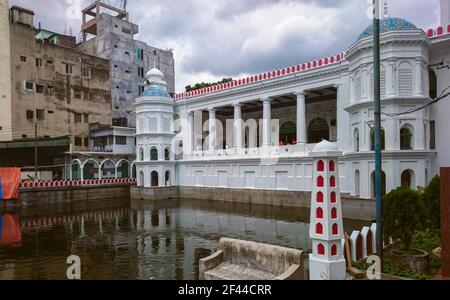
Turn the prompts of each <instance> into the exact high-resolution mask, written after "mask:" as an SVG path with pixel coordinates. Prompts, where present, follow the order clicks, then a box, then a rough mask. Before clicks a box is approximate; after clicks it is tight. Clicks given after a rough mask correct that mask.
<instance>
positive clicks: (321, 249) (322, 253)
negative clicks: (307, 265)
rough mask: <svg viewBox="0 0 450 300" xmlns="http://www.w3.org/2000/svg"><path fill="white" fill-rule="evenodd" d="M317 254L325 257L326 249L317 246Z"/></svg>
mask: <svg viewBox="0 0 450 300" xmlns="http://www.w3.org/2000/svg"><path fill="white" fill-rule="evenodd" d="M317 254H319V255H325V247H324V246H323V244H319V245H317Z"/></svg>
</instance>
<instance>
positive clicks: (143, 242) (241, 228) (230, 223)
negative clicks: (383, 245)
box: [0, 200, 366, 279]
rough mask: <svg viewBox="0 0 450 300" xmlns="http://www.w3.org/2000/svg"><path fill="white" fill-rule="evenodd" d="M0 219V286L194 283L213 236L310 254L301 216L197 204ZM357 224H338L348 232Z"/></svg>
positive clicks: (25, 212)
mask: <svg viewBox="0 0 450 300" xmlns="http://www.w3.org/2000/svg"><path fill="white" fill-rule="evenodd" d="M114 203H115V205H112V206H111V207H110V208H105V207H104V206H102V207H95V206H92V205H91V206H89V207H87V206H83V205H81V206H73V205H66V206H59V207H58V208H54V207H49V208H48V209H36V208H30V209H22V210H21V211H18V212H11V213H5V214H3V215H0V216H1V217H0V220H1V221H0V222H1V223H0V225H1V226H0V233H1V235H0V236H1V241H0V279H65V273H66V268H67V265H66V258H67V257H68V256H69V255H72V254H76V255H79V256H80V258H81V262H82V278H83V279H197V278H198V261H199V259H200V258H202V257H205V256H208V255H210V254H211V253H213V251H215V247H216V245H217V241H218V240H219V239H220V237H223V236H226V237H232V238H241V239H247V240H253V241H258V242H266V243H272V244H277V245H282V246H288V247H294V248H301V249H309V248H310V241H309V239H308V224H307V222H308V220H309V215H308V210H307V209H292V208H279V207H270V206H258V205H247V204H233V203H221V202H211V201H198V200H165V201H158V202H144V201H132V202H131V203H130V202H129V200H127V201H118V202H114ZM363 225H366V223H365V222H362V221H354V220H345V221H344V227H345V229H346V230H347V231H351V230H352V229H356V228H357V229H360V228H361V227H362V226H363Z"/></svg>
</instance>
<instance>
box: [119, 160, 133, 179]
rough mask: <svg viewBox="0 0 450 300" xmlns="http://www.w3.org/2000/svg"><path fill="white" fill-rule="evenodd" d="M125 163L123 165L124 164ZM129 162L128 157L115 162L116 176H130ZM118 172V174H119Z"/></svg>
mask: <svg viewBox="0 0 450 300" xmlns="http://www.w3.org/2000/svg"><path fill="white" fill-rule="evenodd" d="M124 165H125V166H124ZM130 169H131V163H130V161H129V160H128V159H126V158H122V159H121V160H119V161H118V162H117V163H116V177H117V178H129V177H130ZM119 173H120V175H119Z"/></svg>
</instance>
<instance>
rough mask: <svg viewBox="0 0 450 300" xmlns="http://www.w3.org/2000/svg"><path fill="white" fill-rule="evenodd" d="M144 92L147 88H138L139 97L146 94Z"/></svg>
mask: <svg viewBox="0 0 450 300" xmlns="http://www.w3.org/2000/svg"><path fill="white" fill-rule="evenodd" d="M144 90H145V86H143V85H139V86H138V96H141V95H142V93H144Z"/></svg>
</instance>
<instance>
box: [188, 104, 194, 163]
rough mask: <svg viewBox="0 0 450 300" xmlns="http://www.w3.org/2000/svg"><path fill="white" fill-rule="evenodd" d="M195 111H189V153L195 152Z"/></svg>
mask: <svg viewBox="0 0 450 300" xmlns="http://www.w3.org/2000/svg"><path fill="white" fill-rule="evenodd" d="M194 136H195V134H194V112H193V111H190V112H189V113H188V129H187V142H188V145H187V146H188V151H189V154H192V153H194V151H195V148H194V147H195V145H194Z"/></svg>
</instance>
